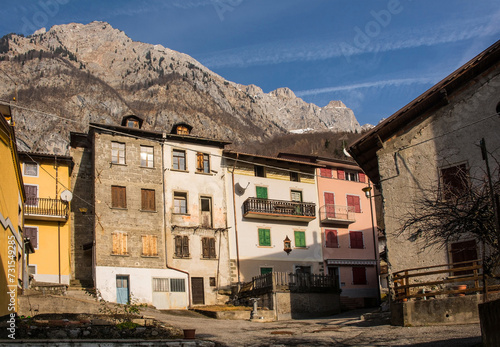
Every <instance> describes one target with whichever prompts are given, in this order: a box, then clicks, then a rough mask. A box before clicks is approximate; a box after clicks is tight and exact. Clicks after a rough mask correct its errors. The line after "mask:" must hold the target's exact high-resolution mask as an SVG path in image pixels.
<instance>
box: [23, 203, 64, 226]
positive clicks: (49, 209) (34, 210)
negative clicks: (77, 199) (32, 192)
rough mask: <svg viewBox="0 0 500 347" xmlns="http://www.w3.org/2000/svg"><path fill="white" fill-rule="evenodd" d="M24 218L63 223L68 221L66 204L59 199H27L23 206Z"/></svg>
mask: <svg viewBox="0 0 500 347" xmlns="http://www.w3.org/2000/svg"><path fill="white" fill-rule="evenodd" d="M24 217H25V218H26V219H37V220H47V221H59V222H64V221H66V220H67V219H68V203H67V202H65V201H62V200H60V199H47V198H28V199H26V203H25V204H24Z"/></svg>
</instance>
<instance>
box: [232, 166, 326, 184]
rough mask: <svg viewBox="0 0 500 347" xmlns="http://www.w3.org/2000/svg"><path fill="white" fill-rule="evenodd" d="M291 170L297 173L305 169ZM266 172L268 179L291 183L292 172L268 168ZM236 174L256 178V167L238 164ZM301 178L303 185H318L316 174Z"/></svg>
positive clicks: (301, 176)
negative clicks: (315, 178)
mask: <svg viewBox="0 0 500 347" xmlns="http://www.w3.org/2000/svg"><path fill="white" fill-rule="evenodd" d="M271 165H272V164H271ZM290 170H293V171H296V172H299V171H303V169H298V168H290ZM265 172H266V178H272V179H275V180H282V181H290V171H288V170H279V169H275V168H270V167H266V168H265ZM234 174H235V175H244V176H255V173H254V166H253V165H252V164H249V163H242V162H238V163H237V164H236V167H235V170H234ZM299 177H300V182H302V183H309V184H315V183H316V181H315V180H314V174H312V173H311V174H310V175H308V174H299Z"/></svg>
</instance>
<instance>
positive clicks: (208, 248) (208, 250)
mask: <svg viewBox="0 0 500 347" xmlns="http://www.w3.org/2000/svg"><path fill="white" fill-rule="evenodd" d="M201 246H202V251H203V258H205V259H215V258H216V257H217V256H216V254H215V238H214V237H204V238H202V239H201Z"/></svg>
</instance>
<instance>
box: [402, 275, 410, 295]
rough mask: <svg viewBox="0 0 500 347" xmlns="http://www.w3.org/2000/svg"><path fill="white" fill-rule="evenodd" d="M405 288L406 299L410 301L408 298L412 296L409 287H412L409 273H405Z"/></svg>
mask: <svg viewBox="0 0 500 347" xmlns="http://www.w3.org/2000/svg"><path fill="white" fill-rule="evenodd" d="M403 283H404V286H405V297H406V299H408V296H410V288H409V287H408V286H409V285H410V280H409V279H408V271H405V277H404V282H403Z"/></svg>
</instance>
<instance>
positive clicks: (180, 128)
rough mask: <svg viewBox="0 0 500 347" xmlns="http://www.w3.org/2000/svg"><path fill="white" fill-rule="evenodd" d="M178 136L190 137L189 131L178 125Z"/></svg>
mask: <svg viewBox="0 0 500 347" xmlns="http://www.w3.org/2000/svg"><path fill="white" fill-rule="evenodd" d="M177 135H189V129H188V128H187V127H186V126H184V125H178V126H177Z"/></svg>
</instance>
